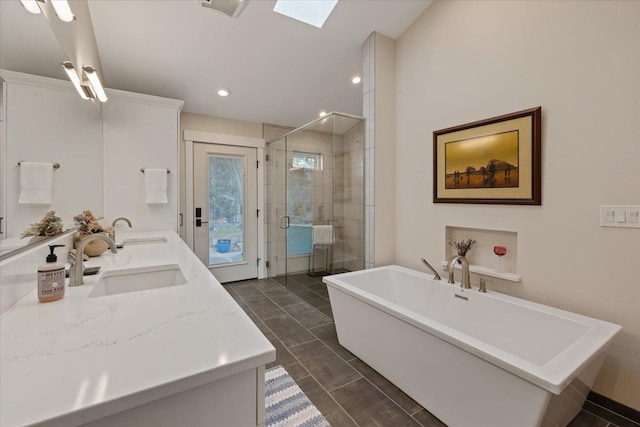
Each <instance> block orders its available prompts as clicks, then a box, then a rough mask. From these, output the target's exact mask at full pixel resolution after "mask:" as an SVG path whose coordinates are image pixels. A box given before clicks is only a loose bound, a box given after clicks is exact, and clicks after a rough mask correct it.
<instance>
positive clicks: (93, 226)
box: [73, 210, 111, 234]
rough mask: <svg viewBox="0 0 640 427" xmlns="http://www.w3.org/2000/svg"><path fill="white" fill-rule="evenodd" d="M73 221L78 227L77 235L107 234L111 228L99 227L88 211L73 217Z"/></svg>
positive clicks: (91, 213)
mask: <svg viewBox="0 0 640 427" xmlns="http://www.w3.org/2000/svg"><path fill="white" fill-rule="evenodd" d="M73 221H74V222H75V223H76V225H77V226H78V233H80V234H95V233H108V232H109V229H110V228H111V227H103V226H102V225H100V223H99V222H98V220H97V218H96V217H95V216H93V212H91V211H90V210H86V211H82V213H81V214H80V215H76V216H74V217H73Z"/></svg>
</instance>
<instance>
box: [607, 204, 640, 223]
mask: <svg viewBox="0 0 640 427" xmlns="http://www.w3.org/2000/svg"><path fill="white" fill-rule="evenodd" d="M600 226H601V227H617V228H640V206H600Z"/></svg>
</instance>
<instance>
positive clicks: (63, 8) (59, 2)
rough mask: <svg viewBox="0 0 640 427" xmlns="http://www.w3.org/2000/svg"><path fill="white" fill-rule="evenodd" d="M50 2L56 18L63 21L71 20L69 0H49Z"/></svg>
mask: <svg viewBox="0 0 640 427" xmlns="http://www.w3.org/2000/svg"><path fill="white" fill-rule="evenodd" d="M51 4H52V5H53V9H54V10H55V11H56V14H57V15H58V18H60V19H61V20H63V21H64V22H71V21H73V18H74V16H73V12H71V6H69V2H68V1H67V0H51Z"/></svg>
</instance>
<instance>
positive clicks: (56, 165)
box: [18, 160, 60, 169]
mask: <svg viewBox="0 0 640 427" xmlns="http://www.w3.org/2000/svg"><path fill="white" fill-rule="evenodd" d="M23 161H24V160H20V161H19V162H18V166H21V165H22V162H23ZM53 168H54V169H60V163H57V162H56V163H54V164H53Z"/></svg>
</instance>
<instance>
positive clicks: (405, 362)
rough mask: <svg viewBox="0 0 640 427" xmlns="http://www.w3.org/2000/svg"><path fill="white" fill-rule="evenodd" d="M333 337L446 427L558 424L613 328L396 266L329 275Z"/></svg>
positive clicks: (580, 395) (596, 365)
mask: <svg viewBox="0 0 640 427" xmlns="http://www.w3.org/2000/svg"><path fill="white" fill-rule="evenodd" d="M324 282H325V283H326V284H327V285H328V286H327V287H328V290H329V298H330V300H331V308H332V310H333V315H334V319H335V324H336V330H337V333H338V340H339V342H340V344H341V345H343V346H344V347H346V348H347V349H348V350H349V351H351V352H352V353H353V354H355V355H356V356H358V357H359V358H360V359H362V360H363V361H364V362H366V363H367V364H369V365H370V366H371V367H373V368H374V369H375V370H377V371H378V372H379V373H380V374H382V375H383V376H385V377H386V378H387V379H389V380H390V381H391V382H393V383H394V384H395V385H396V386H398V387H399V388H400V389H402V390H403V391H404V392H405V393H407V394H408V395H409V396H411V397H412V398H413V399H415V400H416V401H417V402H418V403H420V404H421V405H422V406H424V407H425V408H426V409H427V410H429V411H430V412H431V413H433V414H434V415H435V416H437V417H438V418H439V419H440V420H442V421H443V422H444V423H446V424H447V425H449V426H450V427H500V426H502V427H539V426H543V427H564V426H566V425H567V424H568V423H569V422H570V421H571V419H572V418H573V417H575V415H576V414H577V413H578V412H579V411H580V409H581V408H582V405H583V403H584V401H585V399H586V396H587V394H588V392H589V389H590V388H591V385H592V383H593V381H594V379H595V377H596V375H597V373H598V371H599V370H600V366H601V365H602V361H603V360H604V349H605V347H606V346H607V344H608V343H609V342H610V341H611V340H612V339H613V337H614V336H615V335H616V334H617V333H618V332H619V331H620V330H621V329H622V328H621V327H620V326H618V325H614V324H612V323H607V322H603V321H601V320H597V319H592V318H589V317H586V316H581V315H578V314H575V313H570V312H567V311H563V310H559V309H555V308H552V307H548V306H544V305H540V304H535V303H532V302H529V301H525V300H522V299H518V298H514V297H510V296H507V295H504V294H500V293H497V292H491V291H489V292H488V293H480V292H478V291H477V289H476V288H474V289H467V290H463V289H461V288H460V286H459V283H456V284H455V285H449V284H447V282H446V281H444V280H443V281H437V280H433V279H432V278H431V276H429V275H427V274H423V273H420V272H416V271H413V270H409V269H406V268H403V267H399V266H388V267H380V268H374V269H370V270H363V271H357V272H352V273H344V274H337V275H333V276H327V277H325V278H324Z"/></svg>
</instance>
